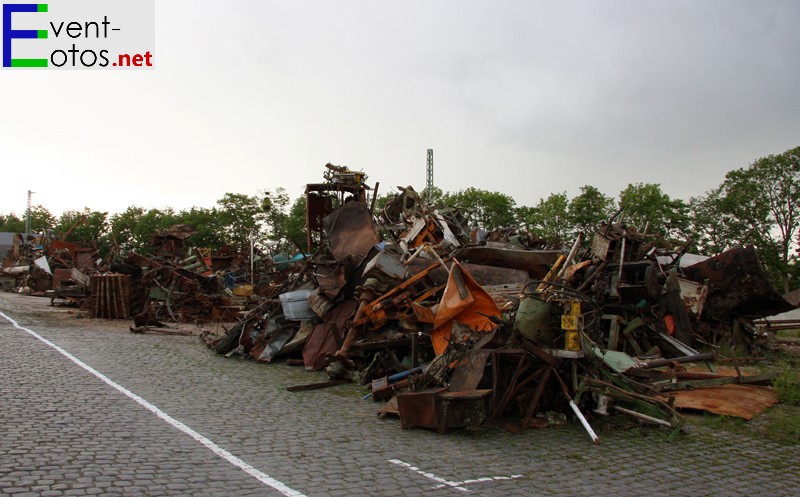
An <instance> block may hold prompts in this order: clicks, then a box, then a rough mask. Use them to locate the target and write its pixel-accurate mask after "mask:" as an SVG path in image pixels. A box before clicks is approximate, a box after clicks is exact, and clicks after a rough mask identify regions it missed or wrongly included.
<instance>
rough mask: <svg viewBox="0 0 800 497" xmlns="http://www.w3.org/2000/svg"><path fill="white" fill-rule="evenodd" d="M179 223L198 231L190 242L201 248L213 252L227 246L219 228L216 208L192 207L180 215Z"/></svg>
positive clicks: (178, 217)
mask: <svg viewBox="0 0 800 497" xmlns="http://www.w3.org/2000/svg"><path fill="white" fill-rule="evenodd" d="M177 222H179V223H181V224H185V225H187V226H191V227H192V228H193V229H194V230H196V231H197V233H195V234H194V235H192V236H191V237H189V242H190V243H191V244H192V245H193V246H195V247H199V248H209V249H211V250H212V252H213V251H216V250H218V249H219V248H220V247H222V246H223V245H225V243H226V240H225V237H224V236H223V235H222V230H221V229H220V226H219V216H218V215H217V210H216V209H214V208H211V209H206V208H202V207H192V208H191V209H187V210H182V211H180V212H179V213H178V216H177Z"/></svg>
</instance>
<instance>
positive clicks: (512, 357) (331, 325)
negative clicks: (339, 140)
mask: <svg viewBox="0 0 800 497" xmlns="http://www.w3.org/2000/svg"><path fill="white" fill-rule="evenodd" d="M327 169H328V173H326V178H327V179H328V182H326V183H324V184H315V185H308V187H307V189H306V193H307V200H308V201H307V209H308V210H307V221H308V226H309V228H310V230H309V247H308V248H309V252H314V253H315V255H314V256H313V257H312V258H308V259H306V260H305V266H304V267H305V269H304V270H302V271H297V272H296V273H295V274H294V275H293V276H291V277H290V278H289V279H288V280H287V282H286V283H285V284H284V285H283V286H281V287H275V290H274V291H273V292H272V293H271V294H270V295H265V297H266V298H267V300H265V301H264V302H263V303H262V304H260V305H259V306H258V307H257V308H256V309H254V310H252V311H250V313H249V314H247V315H246V316H245V317H244V318H243V319H242V320H240V321H239V322H238V324H236V325H235V326H234V327H233V328H231V329H230V331H229V332H228V333H227V335H226V336H224V337H218V338H216V339H209V340H208V342H209V344H210V346H212V347H213V348H214V349H215V350H217V351H218V352H220V353H223V354H231V353H238V354H241V355H243V356H245V357H252V358H254V359H257V360H261V361H264V362H269V361H271V360H274V359H275V358H277V357H280V356H285V357H288V358H290V360H292V361H296V359H295V358H296V357H298V356H302V358H303V360H302V363H303V364H304V365H305V367H306V368H307V369H313V370H318V369H321V368H325V369H326V371H327V372H328V374H329V376H330V377H331V378H332V380H341V379H345V380H349V381H355V382H360V383H361V384H364V385H368V386H369V388H370V390H371V393H370V394H369V395H368V397H371V398H372V399H374V400H388V399H392V400H391V402H390V403H389V405H388V406H387V407H385V408H384V409H382V412H383V413H391V414H397V415H399V416H400V421H401V426H402V427H404V428H409V427H412V426H421V427H427V428H431V429H435V430H437V431H439V432H444V431H447V430H448V429H451V428H459V427H469V426H476V425H479V424H482V423H485V422H488V423H493V424H497V425H498V426H503V427H506V428H508V429H511V430H512V431H515V432H519V431H524V430H526V429H528V428H532V427H541V426H543V425H547V424H548V421H547V420H554V421H553V423H556V424H558V423H560V422H561V421H560V420H561V419H562V418H563V416H565V415H566V416H574V417H575V418H577V419H578V420H580V421H581V423H582V424H583V426H584V428H585V429H586V431H587V434H588V435H589V436H590V438H591V440H592V441H593V442H594V443H599V441H600V438H599V437H598V436H597V435H596V433H595V432H594V430H593V429H592V426H591V425H592V424H593V423H598V422H600V423H604V420H605V419H606V418H607V417H608V416H610V415H611V414H612V413H613V414H615V415H618V416H627V417H628V418H629V419H631V420H633V421H634V422H635V423H645V424H653V425H655V426H662V427H669V428H670V429H671V430H672V434H673V436H674V435H675V434H676V433H677V432H678V431H679V430H680V428H681V427H682V426H683V422H684V421H683V417H682V416H681V415H680V414H679V413H678V411H677V410H676V408H683V407H682V406H686V407H692V406H695V407H699V408H701V409H705V408H706V407H704V406H706V405H707V404H705V403H700V402H693V403H689V402H688V401H686V403H679V402H677V399H678V397H682V396H684V394H683V393H682V392H686V391H692V392H705V393H706V397H710V398H717V399H718V401H719V402H718V403H723V404H724V402H722V401H723V400H724V399H721V398H718V397H715V396H720V395H724V394H720V393H715V392H716V391H715V390H712V388H707V387H713V388H714V389H718V388H719V385H720V384H723V383H736V385H734V386H736V387H749V386H750V385H749V384H751V383H756V382H757V383H760V384H763V383H764V382H765V381H766V382H767V383H768V382H769V380H770V378H767V377H763V376H746V375H741V374H739V375H738V376H737V377H736V378H735V379H733V380H731V379H723V378H719V377H717V376H704V377H701V378H698V377H693V376H691V375H688V376H687V375H684V373H683V372H684V367H685V363H686V362H687V361H691V362H692V363H695V364H700V365H705V367H706V369H707V370H708V371H709V372H708V373H707V375H715V373H714V372H713V370H714V369H715V368H714V364H713V363H714V360H715V359H716V357H715V356H714V355H709V354H702V353H701V352H699V351H698V349H697V348H702V347H708V346H715V345H719V344H720V343H723V342H725V343H727V344H728V345H738V346H743V345H748V346H751V347H754V348H757V347H758V334H757V333H756V332H755V328H753V327H752V323H751V322H750V321H749V319H750V318H752V317H754V316H755V315H757V314H759V312H763V313H774V312H775V311H776V310H780V309H782V308H783V307H784V306H785V303H782V302H781V299H780V298H777V299H776V298H775V295H773V294H772V293H770V292H769V291H767V288H768V286H765V285H766V280H765V279H764V277H763V275H762V274H761V272H760V271H761V270H760V265H759V263H758V261H757V259H755V258H754V252H752V251H751V249H741V250H740V249H737V250H735V251H732V252H730V253H725V254H721V255H720V256H718V257H717V258H711V259H707V258H706V259H707V260H705V261H703V262H699V263H697V264H694V265H689V267H683V266H686V265H685V264H683V263H682V262H681V260H682V259H683V258H686V259H687V260H688V259H690V258H691V257H690V256H688V255H686V254H685V247H678V248H677V249H671V248H662V247H664V246H665V245H664V244H663V243H662V242H661V241H660V240H655V239H653V238H652V237H649V236H647V235H645V234H643V233H639V232H637V231H636V230H634V229H632V228H630V227H628V226H625V225H624V224H620V223H614V222H613V219H612V220H609V222H607V223H604V224H602V225H601V226H599V227H598V230H597V232H596V233H593V234H589V236H586V237H584V236H583V235H581V236H580V237H578V239H577V240H576V241H575V243H574V244H573V245H572V247H571V250H569V251H568V252H561V251H557V250H555V251H554V250H549V249H548V248H547V247H546V246H545V245H544V244H543V243H542V242H541V241H540V240H537V239H536V238H535V237H531V236H530V235H527V234H525V233H521V232H517V231H516V230H511V229H509V230H496V231H494V232H491V233H485V232H482V230H479V229H474V227H470V226H468V225H467V224H466V223H464V221H463V220H464V217H463V216H462V215H461V213H460V210H459V209H458V208H457V207H456V206H447V207H442V206H430V205H426V204H425V202H424V201H423V200H422V199H421V198H420V196H419V195H418V194H417V193H416V192H415V191H414V190H413V189H412V188H411V187H406V188H399V193H398V194H397V195H396V196H395V197H394V199H393V200H390V201H389V202H388V204H387V205H386V207H385V208H384V209H383V210H382V211H381V212H379V213H374V212H373V214H374V215H370V212H371V210H372V207H373V206H374V203H371V202H369V201H368V199H367V197H366V192H367V190H368V188H367V187H366V185H365V184H364V183H363V181H364V178H365V176H362V175H355V174H354V173H353V172H352V171H350V170H349V169H346V168H341V167H338V166H335V167H331V166H327ZM376 188H377V185H376ZM584 238H585V239H586V242H584ZM697 259H703V258H697ZM731 273H735V274H731ZM741 277H745V278H747V279H748V281H755V282H757V283H755V284H754V285H752V287H751V288H748V289H746V290H743V289H741V288H740V285H739V282H741ZM762 283H763V284H762ZM300 287H307V288H311V289H312V290H314V291H313V292H309V293H310V295H311V296H310V297H309V298H308V306H309V309H311V310H312V311H314V312H313V314H315V317H314V318H312V319H310V320H307V321H302V322H291V321H286V320H285V313H286V309H284V308H282V307H281V305H280V304H279V303H278V301H279V299H277V296H278V295H280V294H281V293H285V292H291V291H295V289H297V288H300ZM759 310H762V311H759ZM276 344H277V345H281V344H284V346H283V348H279V347H277V346H275V345H276ZM270 347H271V349H270V350H271V352H270V353H269V357H268V358H267V359H265V356H264V351H265V350H268V349H269V348H270ZM695 347H697V348H695ZM704 382H705V383H704ZM708 382H710V383H708ZM684 387H685V388H684ZM685 397H686V398H688V395H686V396H685ZM706 397H704V398H705V400H708V399H707V398H706ZM682 402H683V401H682ZM726 412H728V411H726ZM730 412H733V411H732V410H731V411H730ZM748 412H749V411H748ZM553 413H559V414H558V415H555V414H553Z"/></svg>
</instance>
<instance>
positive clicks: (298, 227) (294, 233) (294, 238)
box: [285, 196, 306, 252]
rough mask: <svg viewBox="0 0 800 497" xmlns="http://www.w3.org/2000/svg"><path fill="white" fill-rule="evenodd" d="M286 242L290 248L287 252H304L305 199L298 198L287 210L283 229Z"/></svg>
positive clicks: (303, 197)
mask: <svg viewBox="0 0 800 497" xmlns="http://www.w3.org/2000/svg"><path fill="white" fill-rule="evenodd" d="M285 236H286V240H287V241H288V242H289V243H291V245H292V247H291V248H290V249H288V250H290V251H292V252H294V251H295V250H299V249H300V250H301V251H302V252H305V250H306V197H305V196H301V197H298V198H297V200H295V201H294V203H293V204H292V207H291V209H289V216H288V217H287V218H286V227H285Z"/></svg>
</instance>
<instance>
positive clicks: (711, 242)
mask: <svg viewBox="0 0 800 497" xmlns="http://www.w3.org/2000/svg"><path fill="white" fill-rule="evenodd" d="M723 200H724V199H723V193H722V186H719V187H717V188H714V189H711V190H709V191H708V192H706V194H705V195H703V196H701V197H692V198H691V199H689V213H690V214H689V218H690V220H691V238H692V240H694V245H695V247H696V250H697V251H698V252H699V253H701V254H704V255H717V254H720V253H722V252H724V251H726V250H728V249H730V248H732V247H733V246H735V245H740V242H738V241H737V239H736V238H737V235H736V233H735V232H736V231H737V228H736V227H737V226H739V228H738V229H741V227H743V225H741V223H739V221H738V220H737V219H736V218H735V217H734V216H732V215H731V214H730V213H728V212H725V209H723Z"/></svg>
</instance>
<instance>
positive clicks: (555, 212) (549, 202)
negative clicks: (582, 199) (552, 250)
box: [517, 192, 573, 247]
mask: <svg viewBox="0 0 800 497" xmlns="http://www.w3.org/2000/svg"><path fill="white" fill-rule="evenodd" d="M568 206H569V201H568V200H567V193H566V192H563V193H551V194H550V196H549V197H547V198H546V199H539V203H538V204H537V205H536V207H533V208H530V207H524V208H520V209H517V217H518V219H519V220H520V221H522V222H521V224H522V225H523V226H524V227H525V229H527V230H528V231H530V232H531V233H533V234H534V235H536V236H538V237H540V238H543V239H545V240H546V241H547V244H548V245H550V246H552V247H561V246H563V245H564V244H565V243H567V239H568V238H569V237H571V236H572V231H573V230H572V225H571V223H570V220H569V213H568Z"/></svg>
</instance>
